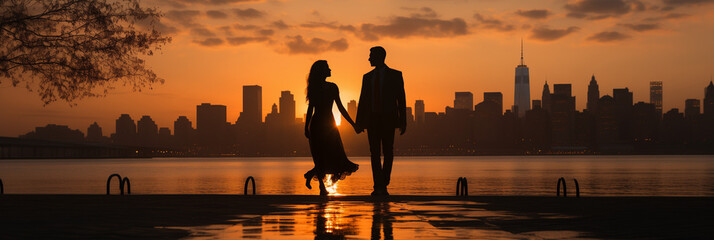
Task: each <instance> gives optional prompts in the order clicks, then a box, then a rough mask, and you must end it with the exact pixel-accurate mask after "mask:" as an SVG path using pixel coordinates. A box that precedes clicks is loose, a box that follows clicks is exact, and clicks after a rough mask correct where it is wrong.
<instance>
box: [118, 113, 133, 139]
mask: <svg viewBox="0 0 714 240" xmlns="http://www.w3.org/2000/svg"><path fill="white" fill-rule="evenodd" d="M115 131H116V133H115V135H114V136H115V141H116V142H117V143H118V144H122V145H136V143H135V142H134V139H135V137H136V123H134V120H133V119H131V116H129V114H122V115H121V116H119V118H117V120H116V129H115Z"/></svg>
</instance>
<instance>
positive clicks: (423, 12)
mask: <svg viewBox="0 0 714 240" xmlns="http://www.w3.org/2000/svg"><path fill="white" fill-rule="evenodd" d="M402 9H405V10H408V11H412V12H413V13H412V14H411V16H412V17H415V18H436V17H438V16H439V15H438V14H436V11H434V9H431V8H430V7H422V8H408V7H405V8H402Z"/></svg>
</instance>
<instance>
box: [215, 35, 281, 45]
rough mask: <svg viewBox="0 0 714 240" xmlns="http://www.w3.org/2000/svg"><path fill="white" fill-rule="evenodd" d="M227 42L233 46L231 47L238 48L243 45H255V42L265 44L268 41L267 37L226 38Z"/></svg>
mask: <svg viewBox="0 0 714 240" xmlns="http://www.w3.org/2000/svg"><path fill="white" fill-rule="evenodd" d="M226 40H227V41H228V44H230V45H233V46H240V45H243V44H248V43H255V42H267V41H269V40H270V39H269V38H267V37H229V38H226Z"/></svg>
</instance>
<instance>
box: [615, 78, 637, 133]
mask: <svg viewBox="0 0 714 240" xmlns="http://www.w3.org/2000/svg"><path fill="white" fill-rule="evenodd" d="M612 97H613V98H614V99H615V116H616V118H617V131H618V133H619V136H620V140H623V141H629V140H631V139H632V134H631V128H632V126H631V124H632V116H633V115H632V105H633V97H632V92H630V89H628V88H615V89H613V90H612Z"/></svg>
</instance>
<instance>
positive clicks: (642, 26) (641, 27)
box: [620, 23, 660, 32]
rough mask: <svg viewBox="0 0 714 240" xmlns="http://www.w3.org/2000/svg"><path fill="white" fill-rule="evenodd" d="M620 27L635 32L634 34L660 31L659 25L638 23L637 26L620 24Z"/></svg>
mask: <svg viewBox="0 0 714 240" xmlns="http://www.w3.org/2000/svg"><path fill="white" fill-rule="evenodd" d="M620 26H623V27H626V28H629V29H632V30H633V31H636V32H646V31H651V30H656V29H660V25H659V23H638V24H630V23H625V24H620Z"/></svg>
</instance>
